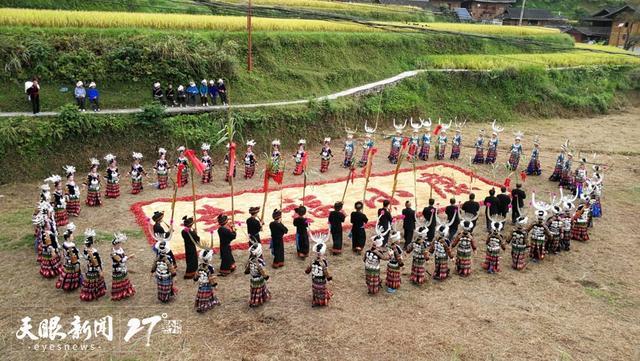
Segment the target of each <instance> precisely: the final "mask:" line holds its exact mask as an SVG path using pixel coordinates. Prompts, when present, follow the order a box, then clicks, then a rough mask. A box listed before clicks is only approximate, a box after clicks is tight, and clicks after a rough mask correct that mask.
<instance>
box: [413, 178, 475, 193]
mask: <svg viewBox="0 0 640 361" xmlns="http://www.w3.org/2000/svg"><path fill="white" fill-rule="evenodd" d="M416 181H417V182H419V183H428V184H429V186H431V187H432V189H433V191H434V192H435V193H436V194H437V195H439V196H440V197H442V198H447V197H448V196H447V195H456V196H459V195H461V194H469V193H471V191H472V190H479V188H475V187H471V190H470V189H469V186H468V185H467V184H464V183H456V180H455V179H453V178H452V177H447V176H446V175H440V174H434V173H427V172H421V173H420V178H418V179H416Z"/></svg>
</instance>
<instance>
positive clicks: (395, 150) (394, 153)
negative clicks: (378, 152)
mask: <svg viewBox="0 0 640 361" xmlns="http://www.w3.org/2000/svg"><path fill="white" fill-rule="evenodd" d="M401 147H402V135H396V136H394V137H392V138H391V150H390V151H389V156H388V157H387V158H388V159H389V162H391V164H397V163H398V157H399V156H400V148H401Z"/></svg>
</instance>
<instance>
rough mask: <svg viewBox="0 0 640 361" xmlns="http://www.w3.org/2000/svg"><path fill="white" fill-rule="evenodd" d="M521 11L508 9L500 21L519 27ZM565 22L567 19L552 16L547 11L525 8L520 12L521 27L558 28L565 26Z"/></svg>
mask: <svg viewBox="0 0 640 361" xmlns="http://www.w3.org/2000/svg"><path fill="white" fill-rule="evenodd" d="M521 11H522V10H521V9H520V8H509V9H508V10H507V12H506V13H505V15H504V17H503V19H502V24H503V25H519V23H520V13H521ZM566 22H567V19H565V18H562V17H560V16H556V15H553V14H552V13H551V12H550V11H549V10H547V9H526V8H525V9H524V12H522V25H527V26H548V27H559V26H562V25H564V24H566Z"/></svg>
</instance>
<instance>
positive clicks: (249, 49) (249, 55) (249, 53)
mask: <svg viewBox="0 0 640 361" xmlns="http://www.w3.org/2000/svg"><path fill="white" fill-rule="evenodd" d="M251 10H252V9H251V0H249V6H248V7H247V32H248V33H249V38H248V39H247V40H248V44H247V71H248V72H249V73H251V71H252V70H253V52H252V45H251V31H252V28H253V27H252V25H251Z"/></svg>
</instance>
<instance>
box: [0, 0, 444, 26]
mask: <svg viewBox="0 0 640 361" xmlns="http://www.w3.org/2000/svg"><path fill="white" fill-rule="evenodd" d="M246 5H247V1H242V0H223V1H208V0H197V1H188V0H104V1H84V0H0V7H9V8H28V9H52V10H85V11H121V12H147V13H187V14H205V15H207V14H208V15H212V14H213V15H243V14H244V13H245V12H246V10H245V7H246ZM253 6H254V14H256V15H259V16H268V17H299V18H309V17H311V18H313V17H316V16H318V15H322V14H324V15H339V16H354V17H358V18H363V19H371V20H393V21H431V20H433V15H432V14H431V12H429V11H426V10H423V9H420V8H416V7H410V6H395V5H380V4H358V3H345V2H337V1H325V0H279V1H273V0H253ZM316 13H317V14H316Z"/></svg>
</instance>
